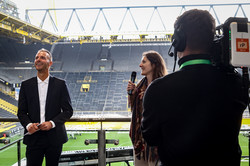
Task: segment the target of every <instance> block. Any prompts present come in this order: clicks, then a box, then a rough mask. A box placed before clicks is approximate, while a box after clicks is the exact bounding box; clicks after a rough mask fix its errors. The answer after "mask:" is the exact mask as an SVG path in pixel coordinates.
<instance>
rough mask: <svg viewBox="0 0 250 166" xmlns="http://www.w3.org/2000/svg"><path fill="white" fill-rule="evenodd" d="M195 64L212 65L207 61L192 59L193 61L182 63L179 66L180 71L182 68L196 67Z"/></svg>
mask: <svg viewBox="0 0 250 166" xmlns="http://www.w3.org/2000/svg"><path fill="white" fill-rule="evenodd" d="M197 64H212V63H211V61H210V60H207V59H194V60H190V61H187V62H184V63H183V64H182V65H181V66H180V69H181V68H183V67H184V66H188V65H197Z"/></svg>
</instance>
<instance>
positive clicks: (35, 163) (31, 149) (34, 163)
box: [26, 131, 63, 166]
mask: <svg viewBox="0 0 250 166" xmlns="http://www.w3.org/2000/svg"><path fill="white" fill-rule="evenodd" d="M36 134H39V137H38V140H37V141H36V143H35V145H27V148H26V158H27V166H41V165H42V163H43V158H44V157H45V160H46V166H57V165H58V161H59V158H60V156H61V153H62V146H63V145H52V144H51V143H50V142H49V135H47V133H46V132H43V131H42V132H41V131H39V133H36Z"/></svg>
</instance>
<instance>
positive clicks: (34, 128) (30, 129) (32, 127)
mask: <svg viewBox="0 0 250 166" xmlns="http://www.w3.org/2000/svg"><path fill="white" fill-rule="evenodd" d="M37 125H39V123H32V124H31V125H30V126H29V127H28V132H29V133H30V134H33V133H35V132H36V131H38V130H39V128H38V127H37Z"/></svg>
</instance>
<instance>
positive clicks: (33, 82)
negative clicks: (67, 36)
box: [17, 49, 73, 166]
mask: <svg viewBox="0 0 250 166" xmlns="http://www.w3.org/2000/svg"><path fill="white" fill-rule="evenodd" d="M52 63H53V62H52V55H51V53H50V52H49V51H48V50H46V49H41V50H39V51H38V52H37V54H36V56H35V62H34V64H35V68H36V70H37V76H36V77H33V78H31V79H28V80H26V81H23V82H22V85H21V89H20V94H19V100H18V113H17V116H18V118H19V120H20V122H21V124H22V125H23V127H24V128H25V136H24V140H23V143H24V144H26V145H27V148H26V158H27V166H41V165H42V162H43V158H44V157H45V158H46V165H47V166H56V165H58V161H59V157H60V155H61V152H62V146H63V144H64V143H65V142H67V140H68V137H67V133H66V129H65V125H64V123H65V122H66V121H67V120H69V119H70V117H71V116H72V114H73V109H72V106H71V100H70V96H69V92H68V89H67V86H66V83H65V81H64V80H61V79H58V78H56V77H52V76H51V75H50V74H49V69H50V67H51V65H52Z"/></svg>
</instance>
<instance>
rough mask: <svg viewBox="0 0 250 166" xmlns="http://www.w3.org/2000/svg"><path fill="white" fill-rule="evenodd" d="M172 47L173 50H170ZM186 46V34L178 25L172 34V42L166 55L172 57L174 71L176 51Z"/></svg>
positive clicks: (180, 50) (182, 49)
mask: <svg viewBox="0 0 250 166" xmlns="http://www.w3.org/2000/svg"><path fill="white" fill-rule="evenodd" d="M172 47H174V52H171V49H172ZM185 48H186V35H185V33H184V32H183V30H182V28H181V27H179V28H177V29H175V30H174V34H173V36H172V44H171V46H170V48H169V50H168V55H169V56H171V57H174V61H175V63H174V68H173V72H174V71H175V66H176V61H177V51H179V52H182V51H184V50H185Z"/></svg>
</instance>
